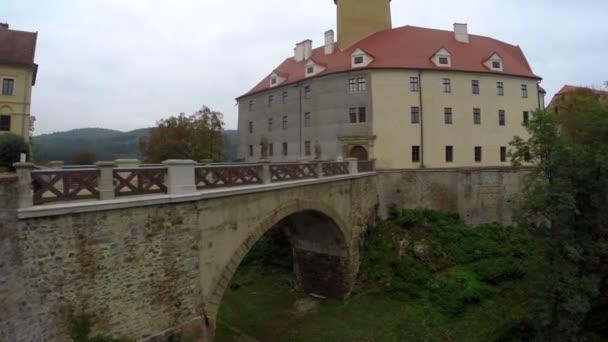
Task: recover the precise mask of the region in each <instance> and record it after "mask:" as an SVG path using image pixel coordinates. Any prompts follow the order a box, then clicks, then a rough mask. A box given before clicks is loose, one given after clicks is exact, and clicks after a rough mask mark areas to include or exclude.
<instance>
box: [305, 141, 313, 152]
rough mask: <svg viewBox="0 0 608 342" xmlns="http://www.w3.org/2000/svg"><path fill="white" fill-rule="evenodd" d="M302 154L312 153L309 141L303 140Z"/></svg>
mask: <svg viewBox="0 0 608 342" xmlns="http://www.w3.org/2000/svg"><path fill="white" fill-rule="evenodd" d="M304 154H305V155H307V156H310V155H311V154H312V148H311V145H310V141H308V140H307V141H305V142H304Z"/></svg>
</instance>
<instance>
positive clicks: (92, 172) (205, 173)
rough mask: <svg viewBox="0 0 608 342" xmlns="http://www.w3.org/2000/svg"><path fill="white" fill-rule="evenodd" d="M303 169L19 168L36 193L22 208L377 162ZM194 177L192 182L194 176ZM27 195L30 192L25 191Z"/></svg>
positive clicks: (346, 170) (300, 175)
mask: <svg viewBox="0 0 608 342" xmlns="http://www.w3.org/2000/svg"><path fill="white" fill-rule="evenodd" d="M352 163H354V161H353V160H349V161H345V162H342V161H340V162H337V161H332V162H321V161H314V162H299V163H293V162H290V163H270V162H266V163H225V164H219V163H218V164H196V163H194V162H193V161H188V160H186V161H180V160H177V161H167V162H166V163H165V164H163V165H139V166H137V167H116V163H114V162H101V163H97V165H96V166H84V167H75V166H67V167H65V168H63V169H42V170H37V169H36V166H35V165H33V164H27V163H25V164H23V165H21V166H19V167H18V168H17V171H18V174H19V175H20V176H19V180H20V182H21V180H22V179H23V182H24V183H23V184H22V185H23V187H22V188H23V189H27V191H29V188H30V182H31V190H32V192H33V196H32V201H31V202H30V201H29V200H27V201H26V203H27V204H20V207H28V206H31V205H40V204H47V203H52V202H67V201H76V200H86V199H101V200H111V199H114V198H117V197H126V196H140V195H151V194H171V195H183V194H189V193H194V192H196V191H197V190H205V189H214V188H226V187H236V186H247V185H259V184H270V183H278V182H288V181H296V180H304V179H314V178H322V177H335V176H342V175H348V174H350V173H351V172H350V171H354V172H355V173H357V172H370V171H373V170H374V161H360V162H358V163H357V164H356V167H355V164H352ZM188 175H194V179H192V178H191V176H188ZM23 191H26V190H23Z"/></svg>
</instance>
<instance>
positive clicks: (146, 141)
mask: <svg viewBox="0 0 608 342" xmlns="http://www.w3.org/2000/svg"><path fill="white" fill-rule="evenodd" d="M226 143H227V141H226V137H225V135H224V119H223V114H222V113H220V112H216V111H212V110H211V109H209V107H206V106H203V107H202V108H201V109H200V110H198V111H197V112H196V113H194V114H192V115H186V114H185V113H181V114H179V115H178V116H171V117H169V118H167V119H162V120H160V121H158V123H157V127H155V128H153V129H152V131H151V132H150V136H149V137H148V138H142V139H140V141H139V147H140V150H141V154H142V156H143V158H144V161H145V162H147V163H161V162H163V161H165V160H168V159H192V160H195V161H199V162H200V161H202V160H206V159H207V160H214V161H221V160H222V159H223V158H224V148H225V146H226Z"/></svg>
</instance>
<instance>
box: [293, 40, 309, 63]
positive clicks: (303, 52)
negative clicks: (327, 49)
mask: <svg viewBox="0 0 608 342" xmlns="http://www.w3.org/2000/svg"><path fill="white" fill-rule="evenodd" d="M310 56H312V40H310V39H307V40H305V41H303V42H300V43H298V44H296V48H295V49H294V57H293V59H295V61H296V62H302V61H304V60H307V59H309V58H310Z"/></svg>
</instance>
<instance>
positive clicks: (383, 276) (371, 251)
mask: <svg viewBox="0 0 608 342" xmlns="http://www.w3.org/2000/svg"><path fill="white" fill-rule="evenodd" d="M398 231H399V227H398V226H396V225H395V224H394V223H392V222H378V223H377V224H375V225H373V226H370V227H368V229H367V232H366V237H365V249H364V252H363V259H362V262H361V275H362V276H366V277H367V278H368V279H370V280H373V281H375V282H378V283H381V284H388V283H389V282H390V279H391V277H392V274H393V270H392V266H393V265H394V264H395V263H396V262H397V260H398V257H399V244H398V243H397V241H396V240H397V239H396V238H395V235H396V234H397V233H398Z"/></svg>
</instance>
